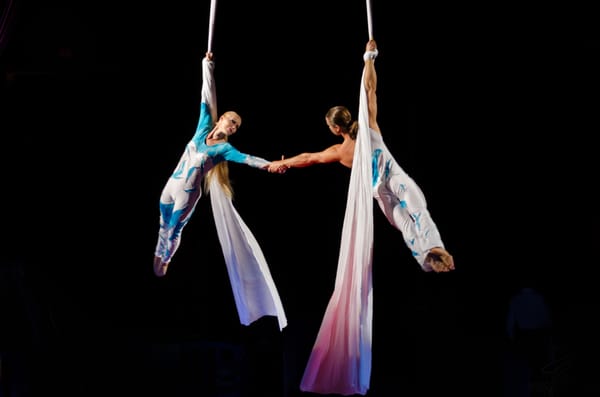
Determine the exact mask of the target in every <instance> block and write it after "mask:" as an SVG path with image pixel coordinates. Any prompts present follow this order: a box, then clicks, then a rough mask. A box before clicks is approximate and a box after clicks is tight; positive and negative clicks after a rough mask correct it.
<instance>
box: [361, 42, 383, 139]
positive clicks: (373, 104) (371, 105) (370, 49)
mask: <svg viewBox="0 0 600 397" xmlns="http://www.w3.org/2000/svg"><path fill="white" fill-rule="evenodd" d="M378 54H379V52H378V51H377V43H376V42H375V40H373V39H371V40H369V42H368V43H367V46H366V49H365V55H364V57H363V58H364V60H365V90H366V91H367V107H368V109H369V127H371V128H372V129H373V130H375V131H377V132H379V133H381V131H380V130H379V125H378V124H377V73H376V71H375V58H377V55H378Z"/></svg>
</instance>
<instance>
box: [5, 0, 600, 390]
mask: <svg viewBox="0 0 600 397" xmlns="http://www.w3.org/2000/svg"><path fill="white" fill-rule="evenodd" d="M204 3H206V4H204ZM15 4H16V6H17V13H16V14H15V17H14V18H15V19H14V21H15V23H14V28H13V29H12V30H11V31H10V32H9V34H10V37H9V41H8V45H7V47H6V48H5V49H4V50H3V53H2V54H1V55H2V68H3V72H4V74H5V79H4V80H3V86H2V91H3V95H2V100H3V103H2V117H1V119H2V124H1V128H2V132H3V133H2V140H3V144H2V149H3V150H2V153H3V155H2V157H3V158H2V171H3V182H4V189H3V203H4V205H3V212H4V218H5V219H4V225H5V233H4V236H5V237H4V241H5V244H3V246H4V247H5V248H4V254H3V256H2V258H3V266H4V268H5V269H6V271H5V272H4V274H5V280H6V282H5V283H4V284H3V287H4V286H6V288H5V289H4V290H5V291H7V293H6V296H7V298H6V299H5V300H4V302H6V304H5V305H4V307H5V311H6V312H7V313H9V316H8V317H7V319H6V322H7V323H10V324H11V325H12V327H10V329H11V330H13V331H14V332H12V331H11V332H9V333H7V335H11V337H9V338H7V339H6V341H7V343H8V345H10V346H12V343H13V342H12V341H13V340H17V341H20V342H21V343H24V345H25V346H30V345H31V342H32V341H33V344H34V345H36V344H39V345H40V346H41V349H42V351H44V352H45V351H46V349H48V350H49V354H42V355H38V354H37V353H36V354H34V355H35V357H36V359H39V360H41V362H42V364H41V365H40V367H44V368H46V367H48V366H49V367H52V368H64V366H55V365H53V363H54V358H55V357H56V356H60V357H61V360H60V361H61V362H64V363H65V365H66V366H67V368H69V369H70V370H75V369H76V370H77V371H78V372H77V373H79V379H80V381H77V382H75V386H73V385H72V386H71V388H74V390H78V391H79V392H80V391H81V390H82V389H85V390H86V393H88V394H89V393H92V392H93V391H98V390H99V389H98V388H100V390H103V391H104V389H102V388H103V387H104V388H107V389H108V388H111V387H112V385H113V384H116V383H115V382H112V380H121V381H124V380H126V379H135V380H136V381H132V382H130V383H128V384H129V386H130V387H131V388H132V389H133V388H134V387H141V386H140V385H139V383H144V382H145V381H144V382H143V381H141V380H140V381H139V382H138V379H142V378H138V377H135V376H133V375H132V373H131V372H132V371H134V370H133V368H139V367H141V368H145V369H146V370H148V368H151V369H152V370H155V371H158V372H159V371H160V370H157V369H156V367H154V366H152V364H149V365H146V364H148V363H149V362H150V363H151V362H152V361H151V360H147V357H148V354H149V353H148V351H149V350H152V347H151V346H154V348H155V346H157V345H164V344H167V345H173V344H177V345H179V344H181V345H185V346H189V344H190V343H192V344H193V343H199V341H200V342H202V343H209V344H210V343H216V344H219V343H232V344H233V345H234V346H237V345H242V346H244V347H245V348H246V349H247V350H248V351H250V352H252V351H253V352H254V354H255V357H254V358H255V361H254V362H252V360H249V364H247V365H246V367H245V368H246V373H247V372H249V371H250V369H253V370H256V373H255V372H252V371H250V372H252V376H251V378H252V382H254V383H253V384H254V386H250V385H247V386H246V389H245V390H250V389H252V387H260V388H262V392H263V393H264V392H265V390H266V389H268V388H269V387H271V388H273V387H274V388H275V389H276V390H278V391H279V390H281V389H283V390H285V393H287V394H288V395H294V394H293V393H297V382H298V377H299V376H300V375H301V371H302V366H303V363H304V362H305V361H306V358H307V355H308V352H309V350H310V347H311V344H312V342H313V339H314V337H315V335H316V332H317V330H318V326H319V323H320V320H321V317H322V314H323V311H324V308H325V306H326V304H327V301H328V298H329V296H330V293H331V291H332V288H333V282H334V277H335V270H336V269H335V266H336V264H337V254H338V249H339V239H340V233H341V225H342V221H343V214H344V207H345V197H346V188H347V182H348V178H349V171H348V170H346V169H345V168H343V167H342V166H340V165H335V164H331V165H324V166H318V167H313V168H307V169H303V170H290V171H289V172H288V173H287V174H285V175H275V174H268V173H266V172H261V171H257V170H255V169H251V168H248V167H243V166H239V165H236V164H231V165H230V170H231V177H232V180H233V183H234V189H235V192H236V198H235V204H236V207H237V209H238V211H239V212H240V214H241V215H242V217H243V218H244V220H245V221H246V222H247V224H248V225H249V226H250V228H251V229H252V231H253V232H254V233H255V235H256V237H257V239H258V241H259V242H260V244H261V246H262V248H263V251H264V253H265V256H266V258H267V260H268V262H269V265H270V268H271V271H272V275H273V277H274V280H275V282H276V285H277V287H278V289H279V292H280V294H281V297H282V300H283V303H284V305H285V308H286V311H287V314H288V320H289V326H288V327H287V328H286V329H285V330H284V332H283V333H282V334H280V333H278V332H276V331H275V332H274V328H275V325H274V324H273V323H268V321H269V319H266V320H265V322H267V324H266V325H264V324H262V322H261V324H258V325H256V327H257V328H258V330H254V329H253V328H252V327H243V326H240V325H239V322H238V319H237V313H236V311H235V306H234V303H233V296H232V295H231V289H230V286H229V281H228V277H227V274H226V269H225V265H224V263H223V259H222V256H221V251H220V247H219V244H218V240H217V237H216V233H215V229H214V224H213V221H212V214H211V211H210V204H209V200H207V199H206V197H205V198H204V199H203V200H201V201H200V203H199V205H198V207H197V210H196V212H195V214H194V217H193V219H192V221H191V222H190V224H189V225H188V226H187V227H186V229H185V231H184V233H183V240H182V241H183V242H182V245H181V248H180V250H179V251H178V253H177V255H176V257H175V259H174V262H173V263H172V266H171V268H170V270H169V274H168V276H167V277H165V278H162V279H158V278H156V277H155V276H154V275H153V273H152V270H151V269H152V268H151V262H152V256H153V250H154V245H155V242H156V237H157V235H156V233H157V227H158V197H159V194H160V190H161V189H162V186H163V184H164V183H165V181H166V179H167V178H168V176H169V174H170V172H171V171H172V169H173V167H174V166H175V164H176V162H177V160H178V158H179V155H180V154H181V151H182V150H183V147H184V146H185V144H186V142H187V141H188V140H189V138H190V137H191V135H192V133H193V131H194V128H195V126H196V122H197V116H198V101H199V96H200V84H201V76H200V70H201V69H200V63H201V59H202V57H203V55H204V52H205V51H206V46H207V39H208V11H209V2H208V1H206V2H202V4H198V3H187V2H176V3H164V4H160V3H159V4H155V5H148V4H142V3H126V4H119V5H115V6H112V7H111V6H108V5H106V4H86V5H82V4H79V3H78V2H70V1H63V2H57V3H56V2H55V3H53V4H48V3H46V2H41V1H34V0H30V1H25V0H23V1H17V2H16V3H15ZM398 7H400V8H399V9H398ZM464 11H465V10H461V9H458V8H453V9H425V7H423V8H422V9H418V7H416V6H410V5H394V6H393V7H392V4H391V3H390V4H379V3H376V4H373V22H374V25H373V26H374V33H375V38H376V39H377V41H378V45H379V50H380V55H379V57H378V59H377V70H378V76H379V86H378V97H379V121H380V126H381V128H382V131H383V133H384V135H385V139H386V142H387V144H388V146H389V147H390V149H391V150H392V152H393V153H394V154H395V155H396V158H397V159H398V161H399V162H400V164H401V165H402V166H403V167H404V168H405V170H406V171H407V172H408V173H409V174H410V175H411V176H413V178H414V179H415V180H416V181H417V183H418V184H419V185H420V186H421V187H422V189H423V190H424V192H425V195H426V197H427V200H428V203H429V207H430V211H431V212H432V215H433V217H434V220H435V221H436V223H437V224H438V226H439V228H440V230H441V233H442V236H443V239H444V242H445V244H446V246H447V248H448V249H449V250H450V252H452V253H453V255H454V257H455V261H456V266H457V270H456V271H455V272H453V273H452V274H444V275H436V274H425V273H423V272H421V271H420V269H419V268H418V266H417V264H416V262H414V261H413V260H412V259H411V257H410V255H409V252H408V250H407V249H406V247H404V245H403V243H402V240H401V236H400V234H399V232H398V231H396V230H394V229H393V228H392V227H391V226H390V225H389V224H388V223H387V221H386V220H385V218H383V216H382V215H381V214H380V213H379V210H378V209H377V208H376V210H375V218H376V219H375V221H376V226H375V246H374V250H375V253H374V255H375V260H374V299H375V309H374V310H375V312H374V366H373V378H372V390H371V391H370V395H373V396H375V395H388V394H386V393H389V392H391V391H392V390H397V389H398V388H399V387H400V388H404V387H408V388H412V387H414V388H421V390H422V392H425V391H426V390H429V389H431V390H432V392H433V391H438V390H442V389H443V390H446V391H447V390H449V389H451V388H454V389H455V390H457V391H458V390H460V391H461V392H462V393H465V392H468V391H470V390H480V389H482V388H486V389H491V390H493V391H494V392H498V393H499V391H500V390H501V389H502V386H501V383H502V368H501V366H502V364H501V362H502V360H501V356H502V352H503V348H504V342H505V334H504V332H505V331H504V321H505V315H506V309H507V304H508V299H509V297H510V296H511V294H512V293H513V292H514V291H515V289H516V288H517V287H519V286H520V285H521V284H522V283H523V282H528V283H530V284H534V285H535V286H537V287H539V288H540V289H541V290H542V291H543V292H544V294H545V295H546V297H547V298H548V300H549V302H550V306H551V307H552V309H553V313H554V315H555V318H556V324H557V329H558V330H559V331H560V335H561V338H563V339H562V340H564V342H562V343H563V344H562V345H561V346H567V349H568V350H569V351H573V352H576V353H575V355H576V357H578V358H581V361H583V360H585V359H587V358H593V357H595V354H596V351H597V348H595V346H596V344H595V343H593V342H592V338H591V335H593V334H594V333H595V329H596V328H594V326H592V323H591V318H590V317H589V314H588V313H589V310H590V309H593V308H595V299H594V295H595V294H594V293H593V291H594V283H593V281H591V279H590V277H589V275H590V274H591V273H590V272H591V270H592V269H593V267H594V266H595V265H597V263H598V260H597V259H596V258H595V255H594V252H593V250H589V247H592V246H593V242H595V240H596V238H597V232H596V231H595V230H594V229H593V228H592V227H591V225H593V224H594V223H595V222H594V221H595V218H596V217H595V212H593V211H592V208H593V206H592V204H593V203H594V200H593V195H592V193H591V192H592V191H593V190H592V187H593V180H594V177H595V172H594V164H595V158H594V150H593V146H592V145H591V140H590V138H589V137H590V136H592V134H593V132H594V131H597V128H596V127H597V126H596V124H594V117H593V113H594V112H595V108H596V106H595V105H597V101H596V100H595V97H596V96H597V95H595V92H596V91H595V88H597V77H596V73H595V71H596V70H597V69H596V68H595V66H597V63H596V61H597V55H598V47H597V46H596V41H595V39H596V37H595V33H594V31H593V30H591V29H589V28H588V25H587V24H585V23H583V22H582V23H580V24H577V25H574V26H575V27H576V29H569V28H567V26H566V24H563V25H560V26H561V27H560V29H559V30H558V31H556V30H551V29H548V28H549V27H550V25H551V23H550V22H547V21H548V20H549V19H548V18H549V15H550V14H548V15H546V17H548V18H543V17H540V16H539V15H538V17H534V16H531V15H529V14H527V13H515V14H511V13H510V12H507V11H503V12H498V11H495V12H491V10H480V11H481V15H480V18H478V19H472V18H470V17H467V16H466V15H467V14H465V13H464ZM484 11H486V12H484ZM488 11H489V12H488ZM516 15H520V16H516ZM569 26H570V25H569ZM367 39H368V32H367V19H366V11H365V4H364V3H361V2H358V3H357V4H349V3H348V2H343V1H328V2H326V4H325V5H324V4H323V3H322V2H321V3H318V2H315V3H314V4H310V2H294V3H291V4H290V3H288V2H282V3H281V4H279V5H272V4H261V3H251V2H243V1H234V2H228V1H221V2H219V4H218V9H217V17H216V25H215V30H214V42H213V51H214V53H215V58H216V82H217V97H218V106H219V111H224V110H227V109H234V110H236V111H238V112H239V113H240V114H241V115H242V117H243V127H242V128H241V129H240V131H239V133H238V134H237V135H236V136H235V137H233V138H232V143H233V144H234V145H235V146H236V147H238V148H239V149H240V150H241V151H243V152H247V153H252V154H255V155H258V156H261V157H264V158H267V159H278V158H280V156H281V155H286V156H287V155H293V154H296V153H299V152H302V151H316V150H320V149H322V148H324V147H325V146H327V145H330V144H332V143H334V142H336V140H335V137H334V136H333V135H331V134H330V133H329V132H328V130H327V128H326V126H325V123H324V120H323V116H324V113H325V111H326V110H327V109H328V108H329V107H330V106H332V105H334V104H345V105H347V106H349V107H350V108H351V109H352V110H353V111H356V108H357V106H358V92H359V91H358V89H359V83H360V76H361V71H362V54H363V51H364V46H365V43H366V40H367ZM590 182H591V183H590ZM590 251H591V252H590ZM524 280H526V281H524ZM9 286H10V287H9ZM15 308H17V309H16V310H15ZM15 319H16V320H15ZM3 322H4V321H3ZM259 326H260V327H263V328H259ZM576 329H577V333H581V334H579V335H578V337H573V334H574V332H575V331H574V330H576ZM587 335H589V336H590V338H585V337H582V336H587ZM55 349H56V350H55ZM8 350H9V351H10V350H12V349H11V348H9V349H8ZM33 351H35V352H38V348H34V349H33ZM58 352H60V353H58ZM65 352H66V353H65ZM57 353H58V354H57ZM40 357H43V358H40ZM51 357H52V358H51ZM250 357H252V355H250ZM62 359H64V360H62ZM46 360H47V361H46ZM279 360H281V365H273V362H276V363H279ZM159 361H160V360H159ZM256 362H259V363H260V364H259V365H256ZM578 362H579V361H578ZM384 363H385V364H384ZM390 363H393V364H390ZM459 363H462V364H460V365H459ZM94 364H99V365H100V366H101V367H107V366H108V367H111V366H112V368H113V371H112V372H110V375H109V376H101V375H97V372H95V371H96V370H93V371H92V370H91V369H90V373H93V374H94V375H89V374H88V375H84V373H85V374H87V372H86V371H87V369H86V368H88V367H89V368H92V367H94ZM581 367H582V368H584V369H585V368H589V367H586V366H584V365H581ZM94 368H95V367H94ZM115 368H116V369H115ZM584 369H582V371H584ZM277 371H280V375H281V376H280V378H281V379H282V380H281V381H279V380H275V381H274V380H273V377H272V372H276V373H277ZM432 371H433V373H434V374H435V376H436V377H438V378H439V379H440V382H439V383H431V382H429V381H428V379H429V377H430V376H431V374H432ZM34 372H35V371H34ZM40 372H44V371H41V370H40ZM57 372H59V370H58V369H57ZM134 372H135V371H134ZM142 372H143V371H142ZM441 372H443V373H441ZM51 374H53V375H52V376H50V375H48V376H47V379H46V377H44V379H45V380H46V381H49V382H50V383H51V384H52V385H53V386H54V387H56V388H57V389H63V388H64V387H65V385H64V382H63V381H64V379H63V378H61V377H59V376H54V375H56V374H55V373H53V372H51ZM31 376H34V375H31ZM132 376H133V378H132ZM262 378H264V379H265V380H263V381H260V379H262ZM580 378H581V379H587V377H586V376H583V375H580ZM34 379H36V381H37V378H34ZM50 379H52V380H51V381H50ZM169 379H171V378H169ZM266 379H268V380H266ZM71 382H73V381H71ZM96 382H97V383H101V384H103V385H104V386H99V385H96V386H94V387H92V386H90V384H92V383H93V384H96ZM252 382H250V383H252ZM263 382H264V383H263ZM279 382H281V383H283V387H282V386H281V385H280V384H279ZM32 383H35V382H34V381H32ZM578 383H579V384H581V383H582V382H578ZM267 384H268V385H270V386H267ZM398 384H401V385H402V386H398ZM441 384H443V385H444V386H443V387H442V386H440V385H441ZM162 385H163V386H164V387H165V388H166V389H167V390H170V389H169V385H170V383H169V381H164V383H162ZM256 385H259V386H256ZM273 385H275V386H273ZM36 387H37V386H36ZM265 388H266V389H265ZM151 390H152V391H156V390H160V388H158V389H156V388H154V387H153V386H147V390H146V392H150V391H151ZM180 393H181V395H184V394H183V393H184V392H183V391H181V390H180ZM214 393H217V392H216V391H215V392H214ZM377 393H380V394H377ZM394 393H395V391H394Z"/></svg>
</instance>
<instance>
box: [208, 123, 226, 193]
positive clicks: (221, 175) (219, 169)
mask: <svg viewBox="0 0 600 397" xmlns="http://www.w3.org/2000/svg"><path fill="white" fill-rule="evenodd" d="M227 113H228V112H225V114H227ZM215 116H216V113H213V120H216V118H215ZM223 135H225V136H224V138H223V139H225V140H226V141H227V140H228V138H229V137H228V136H227V134H223ZM215 175H216V177H217V181H218V182H219V184H220V185H221V187H222V188H223V191H224V192H225V194H226V195H227V197H229V198H233V187H232V186H231V181H230V180H229V164H228V163H227V161H221V162H220V163H219V164H217V165H215V166H214V167H213V168H212V169H211V170H210V171H208V172H207V173H206V176H205V177H204V191H205V192H206V193H208V192H209V191H210V182H211V181H212V178H214V177H215Z"/></svg>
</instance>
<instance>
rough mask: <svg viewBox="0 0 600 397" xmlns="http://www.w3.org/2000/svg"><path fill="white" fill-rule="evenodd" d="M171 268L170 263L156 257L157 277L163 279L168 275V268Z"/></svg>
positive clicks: (155, 270)
mask: <svg viewBox="0 0 600 397" xmlns="http://www.w3.org/2000/svg"><path fill="white" fill-rule="evenodd" d="M168 267H169V264H168V263H165V262H163V261H162V258H161V257H159V256H155V257H154V274H156V276H157V277H162V276H164V275H165V274H167V268H168Z"/></svg>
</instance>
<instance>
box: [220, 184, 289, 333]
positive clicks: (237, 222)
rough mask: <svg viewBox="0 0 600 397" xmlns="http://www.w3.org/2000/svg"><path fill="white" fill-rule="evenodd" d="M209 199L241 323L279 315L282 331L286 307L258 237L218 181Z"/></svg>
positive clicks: (285, 321)
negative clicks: (284, 308)
mask: <svg viewBox="0 0 600 397" xmlns="http://www.w3.org/2000/svg"><path fill="white" fill-rule="evenodd" d="M210 197H211V199H210V201H211V206H212V210H213V215H214V218H215V225H216V227H217V234H218V235H219V241H220V243H221V248H222V250H223V256H224V257H225V263H226V265H227V273H228V274H229V280H230V282H231V288H232V289H233V296H234V298H235V304H236V307H237V311H238V315H239V317H240V321H241V323H242V324H244V325H249V324H250V323H252V322H254V321H255V320H258V319H259V318H261V317H263V316H276V317H277V320H278V322H279V329H280V330H281V329H283V328H284V327H285V326H286V325H287V319H286V316H285V312H284V310H283V305H282V303H281V299H280V297H279V294H278V292H277V288H276V287H275V283H274V282H273V278H272V277H271V273H270V271H269V266H268V265H267V261H266V260H265V257H264V255H263V253H262V250H261V249H260V246H259V245H258V242H257V241H256V238H255V237H254V235H253V234H252V232H251V231H250V229H248V227H247V226H246V224H245V223H244V221H243V220H242V218H241V217H240V215H239V214H238V212H237V211H236V210H235V208H234V207H233V203H232V202H231V198H230V197H229V196H227V195H226V194H225V192H224V191H223V189H222V188H221V186H220V184H219V182H218V181H217V178H212V180H211V185H210Z"/></svg>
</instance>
